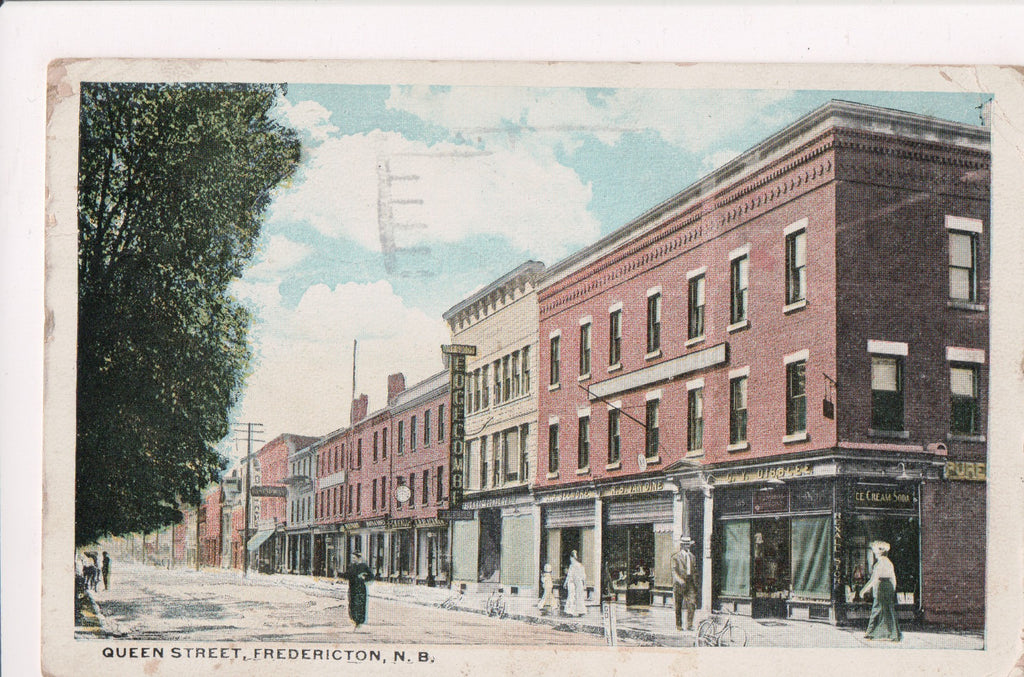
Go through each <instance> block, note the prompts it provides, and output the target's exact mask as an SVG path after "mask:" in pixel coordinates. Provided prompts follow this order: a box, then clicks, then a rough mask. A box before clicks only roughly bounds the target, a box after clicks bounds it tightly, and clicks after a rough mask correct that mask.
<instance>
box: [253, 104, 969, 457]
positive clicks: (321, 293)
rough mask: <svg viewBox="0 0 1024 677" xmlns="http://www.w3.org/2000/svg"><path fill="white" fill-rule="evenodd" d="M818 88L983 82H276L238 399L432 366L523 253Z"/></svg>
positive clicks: (549, 243) (290, 408) (315, 417)
mask: <svg viewBox="0 0 1024 677" xmlns="http://www.w3.org/2000/svg"><path fill="white" fill-rule="evenodd" d="M830 99H845V100H849V101H857V102H862V103H868V104H873V105H878V106H883V107H888V108H895V109H899V110H906V111H913V112H916V113H922V114H925V115H931V116H935V117H939V118H943V119H947V120H955V121H959V122H966V123H970V124H980V114H979V109H978V107H979V106H980V105H981V104H982V103H983V102H984V101H986V100H987V99H988V97H987V96H986V95H981V94H976V93H968V94H950V93H922V92H846V91H835V92H832V91H777V90H727V89H725V90H669V89H645V90H640V89H618V90H609V89H579V88H557V89H531V88H496V87H427V86H415V87H405V86H339V85H320V84H317V85H305V84H291V85H289V89H288V93H287V96H286V97H285V98H284V99H282V101H281V102H280V105H279V106H278V110H277V113H278V115H279V116H280V118H281V120H282V121H283V122H285V123H286V124H289V125H290V126H292V127H294V128H295V129H297V130H298V131H299V133H300V135H301V138H302V141H303V160H302V164H301V166H300V169H299V171H298V173H297V175H296V176H295V177H294V178H293V179H292V180H291V181H290V182H289V183H288V184H287V185H285V186H282V187H281V188H279V189H278V190H277V192H276V195H275V200H274V203H273V205H272V207H271V209H270V211H269V212H268V215H267V221H266V224H265V227H264V232H263V235H262V238H261V247H260V253H259V254H258V255H257V258H256V260H255V261H254V265H253V266H251V267H250V269H249V270H248V271H247V273H246V274H245V276H244V277H243V279H242V280H241V281H240V282H239V283H238V285H237V286H236V292H237V294H238V296H239V297H240V298H241V299H242V300H243V301H244V302H246V303H247V304H248V305H250V307H252V308H253V309H254V311H255V312H256V321H255V323H254V326H253V331H252V340H253V345H254V348H255V351H256V355H257V361H256V363H255V365H254V373H253V375H252V376H251V377H250V379H249V381H248V383H247V389H246V392H245V394H244V398H243V401H242V403H241V405H240V407H239V412H238V414H239V416H240V417H242V418H243V419H244V420H260V421H263V422H264V423H265V424H266V426H267V433H268V439H270V438H271V437H273V436H274V435H276V434H278V433H281V432H294V433H301V434H324V433H326V432H329V431H331V430H333V429H336V428H339V427H341V426H343V425H346V424H347V423H348V400H349V398H350V396H351V373H352V358H351V354H352V341H353V339H357V340H358V341H359V345H360V350H359V357H358V359H357V380H358V388H357V390H358V391H360V392H365V393H368V394H369V395H370V400H371V401H370V407H371V409H374V408H377V407H379V406H381V404H382V403H383V397H384V381H385V377H386V374H388V373H391V372H396V371H402V372H404V373H405V374H406V377H407V379H408V380H409V382H410V383H412V382H415V381H417V380H419V379H422V378H425V377H427V376H429V375H430V374H432V373H436V372H437V371H438V370H439V369H440V368H441V362H440V357H439V351H438V346H439V344H440V343H442V342H445V341H446V340H447V333H446V328H445V326H444V324H443V322H442V321H441V313H442V312H444V310H446V309H447V308H449V307H450V306H452V305H453V304H455V303H456V302H458V301H459V300H460V299H461V298H463V297H465V296H466V295H467V294H469V293H471V292H472V291H473V290H474V289H477V288H480V287H482V286H484V285H486V284H487V283H489V282H490V281H492V280H493V279H495V278H497V277H498V276H500V275H501V274H503V273H505V272H507V271H508V270H510V269H512V268H514V267H515V266H517V265H518V264H520V263H521V262H523V261H524V260H527V259H535V260H541V261H544V262H545V263H546V264H549V265H550V264H551V263H553V262H555V261H557V260H558V259H560V258H562V257H563V256H565V255H567V254H569V253H571V252H572V251H574V250H576V249H578V248H579V247H581V246H585V245H586V244H588V243H590V242H593V241H594V240H596V239H597V238H599V237H600V236H602V235H605V234H607V233H609V232H611V231H613V230H615V229H616V228H619V227H621V226H622V225H624V224H625V223H627V222H628V221H629V220H631V219H632V218H634V217H636V216H637V215H639V214H641V213H643V212H644V211H646V210H648V209H650V208H651V207H653V206H654V205H656V204H657V203H659V202H661V201H663V200H665V199H667V198H668V197H670V196H671V195H673V194H674V193H677V192H679V191H680V190H682V189H683V188H685V187H686V186H688V185H689V184H691V183H693V182H694V181H696V180H698V179H699V178H701V177H702V176H704V175H706V174H707V173H709V172H710V171H712V170H713V169H715V168H716V167H718V166H720V165H721V164H723V163H724V162H726V161H728V160H729V159H730V158H732V157H734V156H735V155H737V154H739V153H740V152H742V151H744V150H746V149H747V148H749V147H751V146H753V145H755V144H757V143H758V142H759V141H761V140H763V139H764V138H765V137H767V136H769V135H770V134H771V133H773V132H775V131H777V130H779V129H781V128H783V127H785V126H786V125H788V124H790V123H792V122H793V121H795V120H796V119H798V118H799V117H801V116H803V115H805V114H807V113H808V112H810V111H811V110H813V109H815V108H817V107H818V106H820V105H821V104H823V103H825V102H826V101H828V100H830Z"/></svg>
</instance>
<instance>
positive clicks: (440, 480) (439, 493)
mask: <svg viewBox="0 0 1024 677" xmlns="http://www.w3.org/2000/svg"><path fill="white" fill-rule="evenodd" d="M443 498H444V466H443V465H439V466H437V489H436V490H435V492H434V500H435V501H436V502H438V503H440V502H441V501H442V499H443Z"/></svg>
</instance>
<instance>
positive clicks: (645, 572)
mask: <svg viewBox="0 0 1024 677" xmlns="http://www.w3.org/2000/svg"><path fill="white" fill-rule="evenodd" d="M602 540H603V544H604V545H603V548H602V549H603V550H604V557H603V559H604V562H605V568H606V571H605V572H604V573H605V575H606V576H608V577H610V586H611V590H612V591H613V592H615V593H616V595H617V596H618V595H622V594H623V593H625V598H626V604H627V605H629V606H650V604H651V588H652V586H653V582H654V526H653V525H652V524H630V525H623V526H609V527H605V531H604V534H603V536H602Z"/></svg>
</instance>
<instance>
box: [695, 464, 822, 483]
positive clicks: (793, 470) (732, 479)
mask: <svg viewBox="0 0 1024 677" xmlns="http://www.w3.org/2000/svg"><path fill="white" fill-rule="evenodd" d="M813 474H814V472H813V469H812V468H811V464H810V463H801V464H796V465H782V466H778V467H774V468H750V469H748V470H731V471H728V472H724V473H721V474H716V475H714V482H715V484H716V485H719V484H740V483H742V482H764V481H767V480H773V479H779V480H787V479H793V478H797V477H810V476H811V475H813Z"/></svg>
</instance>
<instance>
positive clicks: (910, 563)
mask: <svg viewBox="0 0 1024 677" xmlns="http://www.w3.org/2000/svg"><path fill="white" fill-rule="evenodd" d="M843 530H844V533H843V552H844V557H843V560H844V561H843V569H844V574H845V580H846V601H847V602H848V603H857V602H863V603H865V604H868V603H870V599H862V598H861V597H860V591H861V588H863V587H864V584H865V583H866V582H867V580H868V579H869V578H870V577H871V567H872V566H873V564H874V560H873V556H872V554H871V548H870V547H869V544H870V543H871V542H872V541H875V540H880V541H885V542H886V543H888V544H889V545H890V550H889V555H888V557H889V559H890V560H892V564H893V567H894V568H895V570H896V602H897V604H908V605H909V604H916V603H917V598H916V594H917V583H918V580H917V579H918V571H919V555H918V531H919V529H918V521H917V518H916V517H910V516H906V517H897V516H890V515H878V516H875V515H853V516H844V518H843Z"/></svg>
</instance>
